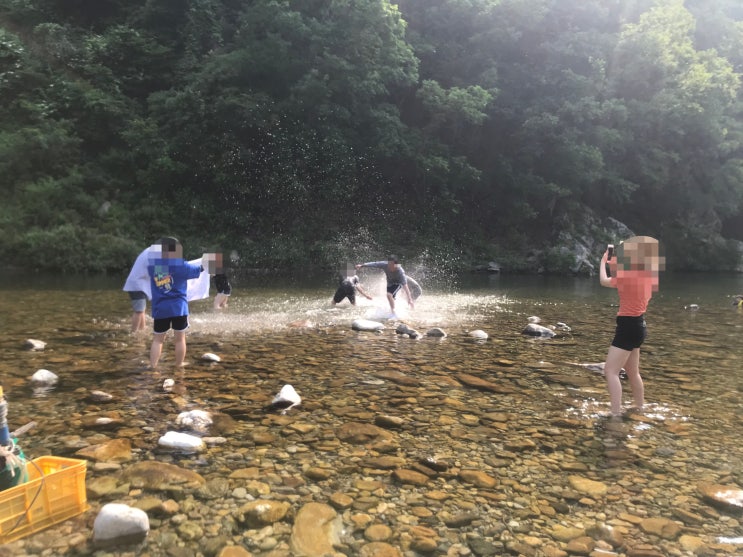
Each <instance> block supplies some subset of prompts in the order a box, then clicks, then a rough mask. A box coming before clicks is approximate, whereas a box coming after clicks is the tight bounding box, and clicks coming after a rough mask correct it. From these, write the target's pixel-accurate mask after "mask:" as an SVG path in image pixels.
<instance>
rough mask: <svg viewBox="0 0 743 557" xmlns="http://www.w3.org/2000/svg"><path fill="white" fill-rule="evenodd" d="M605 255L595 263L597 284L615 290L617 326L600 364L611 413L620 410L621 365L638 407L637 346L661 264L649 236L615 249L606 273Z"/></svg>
mask: <svg viewBox="0 0 743 557" xmlns="http://www.w3.org/2000/svg"><path fill="white" fill-rule="evenodd" d="M608 258H609V252H608V250H607V251H606V252H604V255H603V257H602V258H601V265H600V266H599V279H600V281H601V286H606V287H609V288H616V289H617V291H618V292H619V311H618V312H617V328H616V332H615V334H614V339H613V340H612V342H611V346H610V347H609V353H608V354H607V356H606V363H605V364H604V375H605V376H606V385H607V388H608V390H609V399H610V401H611V414H612V416H619V415H621V412H622V382H621V381H620V379H619V372H620V371H621V370H622V368H624V370H625V371H626V372H627V376H628V378H629V382H630V386H631V387H632V398H633V399H634V403H635V407H636V408H637V409H642V406H643V404H644V402H645V387H644V385H643V383H642V377H641V376H640V346H641V345H642V343H643V342H644V341H645V337H646V336H647V328H646V325H645V311H646V310H647V307H648V302H649V301H650V298H651V296H652V295H653V292H657V291H658V271H660V270H662V269H663V268H664V267H665V258H663V257H661V256H660V253H659V244H658V240H656V239H655V238H651V237H650V236H633V237H632V238H629V239H627V240H625V241H624V242H623V243H622V244H620V245H619V247H618V249H617V257H616V258H615V259H612V260H611V261H609V265H610V267H611V271H612V272H611V274H612V276H611V277H610V276H609V275H608V274H607V271H606V263H607V260H608Z"/></svg>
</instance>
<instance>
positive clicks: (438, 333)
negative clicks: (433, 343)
mask: <svg viewBox="0 0 743 557" xmlns="http://www.w3.org/2000/svg"><path fill="white" fill-rule="evenodd" d="M426 336H427V337H433V338H446V332H445V331H444V329H441V328H439V327H434V328H433V329H428V330H427V331H426Z"/></svg>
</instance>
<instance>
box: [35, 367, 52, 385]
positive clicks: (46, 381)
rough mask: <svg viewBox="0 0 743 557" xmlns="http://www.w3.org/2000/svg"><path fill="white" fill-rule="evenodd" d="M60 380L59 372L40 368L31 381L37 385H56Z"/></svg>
mask: <svg viewBox="0 0 743 557" xmlns="http://www.w3.org/2000/svg"><path fill="white" fill-rule="evenodd" d="M58 381H59V377H57V374H56V373H54V372H51V371H49V370H48V369H38V370H36V373H34V374H33V375H32V376H31V382H32V383H36V384H37V385H56V384H57V382H58Z"/></svg>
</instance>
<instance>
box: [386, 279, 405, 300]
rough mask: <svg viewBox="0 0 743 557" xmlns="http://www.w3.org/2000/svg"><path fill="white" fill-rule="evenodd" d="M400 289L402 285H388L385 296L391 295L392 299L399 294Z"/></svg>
mask: <svg viewBox="0 0 743 557" xmlns="http://www.w3.org/2000/svg"><path fill="white" fill-rule="evenodd" d="M401 288H402V284H395V283H393V284H388V285H387V294H392V297H393V298H394V297H395V296H397V293H398V292H400V289H401Z"/></svg>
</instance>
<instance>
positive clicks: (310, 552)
mask: <svg viewBox="0 0 743 557" xmlns="http://www.w3.org/2000/svg"><path fill="white" fill-rule="evenodd" d="M342 531H343V523H342V521H341V519H340V517H339V516H338V513H336V512H335V510H333V508H332V507H330V506H328V505H325V504H322V503H307V504H306V505H304V506H303V507H302V508H301V509H299V512H298V513H297V516H296V518H295V519H294V525H293V526H292V534H291V541H290V545H291V549H292V552H293V555H296V556H297V557H301V556H306V557H314V556H316V555H317V556H319V555H333V554H334V550H333V547H334V546H335V545H338V544H339V543H340V536H341V532H342Z"/></svg>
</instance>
